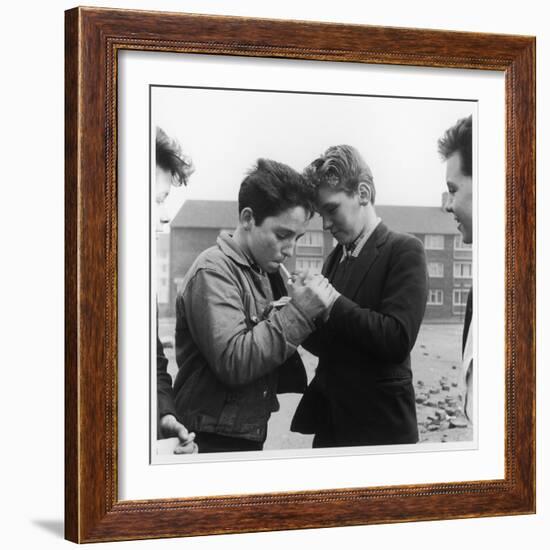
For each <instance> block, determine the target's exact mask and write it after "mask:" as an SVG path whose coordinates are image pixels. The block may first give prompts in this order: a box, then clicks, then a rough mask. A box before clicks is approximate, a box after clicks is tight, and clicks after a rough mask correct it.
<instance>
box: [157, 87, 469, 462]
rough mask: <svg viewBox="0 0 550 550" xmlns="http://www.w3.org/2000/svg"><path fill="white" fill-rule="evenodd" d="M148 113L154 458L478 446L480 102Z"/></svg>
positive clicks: (217, 107) (372, 98)
mask: <svg viewBox="0 0 550 550" xmlns="http://www.w3.org/2000/svg"><path fill="white" fill-rule="evenodd" d="M149 102H150V103H149V108H150V112H149V129H150V147H149V153H150V168H151V169H150V190H151V193H150V209H151V210H150V211H151V216H150V238H151V242H150V304H151V308H150V309H151V313H150V329H151V330H150V335H151V344H150V349H151V361H150V381H151V384H150V391H151V394H150V403H151V410H150V425H151V430H150V433H151V462H152V463H153V464H163V463H172V462H174V461H180V462H189V461H200V460H201V459H204V460H235V459H238V460H256V459H261V458H269V457H270V456H272V454H271V453H272V452H273V451H277V452H279V454H278V455H277V456H279V457H281V456H282V457H284V456H289V457H295V456H316V453H323V454H322V456H327V455H328V456H330V454H331V453H340V454H341V453H345V454H358V453H362V454H364V453H367V454H368V453H372V452H375V453H378V452H393V453H395V452H407V453H410V452H414V451H422V450H430V451H432V450H438V451H445V450H447V449H452V450H457V449H461V448H470V449H471V448H475V445H476V426H477V424H476V423H477V418H476V411H477V408H476V395H477V389H476V377H477V374H476V368H477V364H476V359H475V357H474V355H475V349H476V346H475V343H476V342H475V338H476V330H475V327H476V321H475V319H476V311H475V307H474V304H475V299H474V298H475V288H476V242H475V235H476V225H477V216H476V204H477V202H476V201H477V199H476V189H477V187H476V178H477V168H476V163H477V148H476V144H477V117H478V102H477V101H476V100H475V99H471V98H464V97H414V96H399V95H395V96H391V95H375V94H352V93H327V92H318V93H316V92H311V91H304V90H300V89H288V90H270V89H247V88H224V87H207V86H181V85H173V86H172V85H155V84H151V85H150V87H149ZM281 453H282V454H281Z"/></svg>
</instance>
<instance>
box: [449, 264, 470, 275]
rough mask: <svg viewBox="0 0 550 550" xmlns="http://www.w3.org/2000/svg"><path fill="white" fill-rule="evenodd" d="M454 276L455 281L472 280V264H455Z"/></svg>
mask: <svg viewBox="0 0 550 550" xmlns="http://www.w3.org/2000/svg"><path fill="white" fill-rule="evenodd" d="M453 275H454V277H455V279H471V278H472V262H455V263H454V264H453Z"/></svg>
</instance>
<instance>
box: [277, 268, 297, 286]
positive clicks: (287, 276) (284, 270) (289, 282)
mask: <svg viewBox="0 0 550 550" xmlns="http://www.w3.org/2000/svg"><path fill="white" fill-rule="evenodd" d="M279 267H280V268H281V271H282V272H283V275H284V276H285V277H286V282H287V283H288V284H289V285H291V284H292V283H293V282H294V281H293V280H292V275H291V274H290V272H289V271H288V269H287V268H286V267H285V266H284V265H283V264H279Z"/></svg>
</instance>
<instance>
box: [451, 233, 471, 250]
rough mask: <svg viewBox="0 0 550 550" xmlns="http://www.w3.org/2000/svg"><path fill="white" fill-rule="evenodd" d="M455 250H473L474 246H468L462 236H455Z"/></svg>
mask: <svg viewBox="0 0 550 550" xmlns="http://www.w3.org/2000/svg"><path fill="white" fill-rule="evenodd" d="M454 249H455V250H472V244H471V243H470V244H466V243H465V242H464V241H463V240H462V234H460V235H455V240H454Z"/></svg>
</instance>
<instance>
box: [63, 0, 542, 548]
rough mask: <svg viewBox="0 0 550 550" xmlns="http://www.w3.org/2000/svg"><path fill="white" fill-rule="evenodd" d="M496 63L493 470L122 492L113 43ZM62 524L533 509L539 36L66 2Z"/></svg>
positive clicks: (143, 528)
mask: <svg viewBox="0 0 550 550" xmlns="http://www.w3.org/2000/svg"><path fill="white" fill-rule="evenodd" d="M121 50H144V51H153V50H154V51H162V52H179V53H181V54H182V55H185V54H189V53H194V54H221V55H228V56H253V57H254V56H256V57H271V58H283V59H306V60H319V61H348V62H356V63H369V64H388V65H409V66H420V67H444V68H445V67H446V68H469V69H477V70H481V71H483V70H491V71H500V72H502V73H504V75H505V86H506V222H505V223H506V235H507V238H506V250H505V265H506V270H505V272H506V276H505V277H506V281H505V284H506V287H505V288H506V296H505V310H506V311H505V324H506V327H505V335H506V350H505V385H506V390H505V391H506V411H505V445H504V448H505V476H504V478H503V479H483V480H477V481H471V482H458V483H433V484H425V485H407V486H388V487H364V488H356V489H332V490H321V491H300V492H292V493H276V494H254V495H247V496H239V495H230V496H220V497H206V496H202V497H194V498H181V499H159V500H144V501H120V500H119V498H118V471H117V456H118V445H117V410H118V397H117V396H118V382H117V316H118V310H117V308H118V303H117V235H118V233H117V227H118V218H117V169H116V166H117V162H116V161H117V54H118V52H119V51H121ZM65 55H66V68H65V70H66V98H65V101H66V103H65V120H66V122H65V124H66V126H65V140H66V146H65V147H66V165H65V188H66V199H65V200H66V210H65V213H66V229H65V231H66V233H65V235H66V255H65V285H66V299H65V300H66V302H65V308H66V309H65V318H66V334H65V336H66V343H65V362H66V375H65V411H66V412H65V438H66V451H65V452H66V460H65V471H66V474H65V475H66V493H65V533H66V538H67V539H69V540H72V541H74V542H97V541H112V540H127V539H146V538H159V537H177V536H190V535H206V534H216V533H241V532H248V531H269V530H280V529H299V528H316V527H330V526H346V525H362V524H372V523H390V522H405V521H420V520H434V519H452V518H468V517H482V516H497V515H513V514H526V513H534V511H535V39H534V38H533V37H525V36H509V35H495V34H478V33H464V32H448V31H433V30H419V29H405V28H389V27H387V28H386V27H371V26H356V25H342V24H326V23H312V22H298V21H282V20H261V19H249V18H239V17H219V16H206V15H188V14H176V13H153V12H138V11H125V10H112V9H98V8H75V9H72V10H69V11H67V12H66V37H65Z"/></svg>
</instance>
